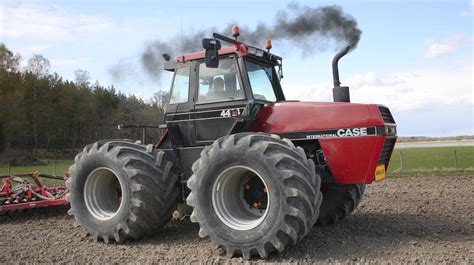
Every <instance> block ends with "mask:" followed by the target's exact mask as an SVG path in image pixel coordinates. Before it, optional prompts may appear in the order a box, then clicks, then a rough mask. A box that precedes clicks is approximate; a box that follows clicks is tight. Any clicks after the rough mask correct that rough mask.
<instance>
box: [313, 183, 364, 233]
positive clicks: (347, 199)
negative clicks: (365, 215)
mask: <svg viewBox="0 0 474 265" xmlns="http://www.w3.org/2000/svg"><path fill="white" fill-rule="evenodd" d="M364 191H365V184H350V185H341V184H334V183H330V184H323V186H322V187H321V192H322V193H323V203H322V204H321V209H320V213H319V218H318V221H317V223H316V224H317V225H319V226H324V225H329V224H334V223H336V222H338V221H340V220H342V219H344V218H346V217H347V216H349V215H350V214H351V213H352V212H353V211H354V210H355V208H356V207H357V206H358V205H359V202H360V200H361V199H362V197H363V196H364Z"/></svg>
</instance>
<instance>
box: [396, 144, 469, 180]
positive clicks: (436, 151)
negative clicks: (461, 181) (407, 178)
mask: <svg viewBox="0 0 474 265" xmlns="http://www.w3.org/2000/svg"><path fill="white" fill-rule="evenodd" d="M455 151H456V156H457V167H456V162H455V153H454V152H455ZM400 152H401V157H402V161H403V169H402V166H401V163H400ZM388 172H389V174H388V175H389V176H390V175H411V174H417V175H423V174H430V175H433V174H441V175H450V174H454V175H465V174H469V175H474V148H473V147H470V146H461V147H460V146H456V147H423V148H403V149H395V150H394V151H393V154H392V158H391V160H390V165H389V168H388Z"/></svg>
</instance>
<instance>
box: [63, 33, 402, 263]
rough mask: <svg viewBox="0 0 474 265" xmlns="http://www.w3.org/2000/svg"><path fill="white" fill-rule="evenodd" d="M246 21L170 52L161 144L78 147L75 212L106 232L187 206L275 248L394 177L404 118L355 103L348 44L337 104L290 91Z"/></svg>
mask: <svg viewBox="0 0 474 265" xmlns="http://www.w3.org/2000/svg"><path fill="white" fill-rule="evenodd" d="M236 29H237V28H234V32H233V36H234V37H235V38H234V39H232V38H228V37H225V36H222V35H220V34H216V33H214V35H213V38H210V39H203V48H204V50H205V51H201V52H196V53H191V54H185V55H182V56H179V57H177V58H176V60H174V61H169V56H167V55H166V56H163V57H164V58H166V59H168V61H167V62H165V70H168V71H172V72H174V77H173V82H172V85H171V91H170V97H169V102H168V105H167V107H166V112H165V124H164V125H162V126H161V127H162V128H163V129H164V133H163V136H162V138H161V139H160V140H159V141H158V143H156V144H155V145H151V144H150V145H144V144H141V143H136V142H133V141H127V140H104V141H99V142H96V143H93V144H90V145H88V146H86V147H85V148H84V150H83V151H82V152H81V153H79V154H78V155H77V156H76V159H75V164H74V165H72V166H71V168H70V178H69V179H68V180H67V183H66V184H67V187H68V188H69V190H70V194H69V196H68V197H67V199H68V201H69V202H70V204H71V210H70V212H69V213H70V214H72V215H74V217H75V219H76V223H77V224H79V225H80V226H82V228H83V230H84V231H85V232H86V233H87V234H89V235H91V236H93V237H94V239H95V240H98V241H99V240H100V241H104V242H106V243H108V242H123V241H125V240H128V239H140V238H142V237H144V236H147V235H150V234H153V233H154V232H156V231H159V229H160V228H162V227H163V226H165V225H166V224H167V223H168V222H169V221H170V219H171V217H172V213H173V212H174V211H175V209H176V208H177V207H178V204H180V205H181V206H182V207H181V208H185V207H184V206H185V205H186V204H187V205H189V206H191V207H192V214H191V216H190V218H191V221H192V222H197V223H199V226H200V229H199V236H200V237H209V238H210V240H211V241H212V243H213V245H214V247H215V248H221V249H223V250H224V251H225V252H226V253H227V255H228V256H229V257H232V256H234V255H242V256H243V257H244V258H246V259H249V258H250V257H252V256H256V255H258V256H260V257H261V258H266V257H267V256H268V254H269V253H271V252H275V251H277V252H282V251H284V250H285V249H287V248H289V247H290V246H292V245H294V244H296V243H297V242H298V241H299V240H301V239H302V238H303V237H304V236H305V235H306V234H307V233H308V232H309V231H310V229H311V228H312V227H313V226H314V225H315V224H316V225H326V224H331V223H334V222H337V221H338V220H341V219H343V218H345V217H347V216H348V215H349V214H350V213H351V212H352V211H353V210H354V209H355V208H356V207H357V205H358V203H359V201H360V200H361V198H362V196H363V194H364V189H365V185H366V184H370V183H372V182H373V181H374V180H380V179H383V178H384V177H385V173H386V170H387V167H388V163H389V160H390V156H391V154H392V150H393V147H394V145H395V141H396V138H397V135H396V124H395V121H394V119H393V117H392V115H391V114H390V111H389V110H388V108H387V107H385V106H381V105H376V104H354V103H349V89H348V87H340V82H339V75H338V68H337V63H338V60H339V59H340V58H341V57H342V56H344V55H345V54H346V53H347V52H348V50H349V47H348V48H346V49H344V50H343V51H341V52H340V53H338V54H337V55H336V56H335V58H334V60H333V74H334V86H335V87H334V89H333V95H334V101H335V102H327V103H320V102H300V101H287V100H286V99H285V96H284V94H283V90H282V88H281V86H280V78H281V77H282V71H281V70H282V58H281V57H279V56H277V55H274V54H272V53H270V49H271V42H270V41H267V42H266V47H265V48H266V49H265V50H264V49H260V48H257V47H253V46H250V45H247V44H245V43H242V42H239V41H238V39H237V37H238V36H239V32H238V30H236ZM221 41H223V42H227V43H229V44H230V46H228V47H221ZM178 208H179V207H178Z"/></svg>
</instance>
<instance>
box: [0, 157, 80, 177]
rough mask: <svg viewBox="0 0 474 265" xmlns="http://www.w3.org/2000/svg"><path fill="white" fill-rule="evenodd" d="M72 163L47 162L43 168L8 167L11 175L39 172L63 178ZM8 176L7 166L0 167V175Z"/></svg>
mask: <svg viewBox="0 0 474 265" xmlns="http://www.w3.org/2000/svg"><path fill="white" fill-rule="evenodd" d="M73 162H74V161H72V160H71V161H64V160H62V161H56V162H55V163H53V162H52V161H51V162H49V163H48V164H47V165H43V166H27V167H14V166H12V167H10V171H11V173H12V174H15V173H30V172H35V171H39V172H41V173H48V174H55V175H59V176H63V175H64V173H65V172H67V171H68V169H69V166H70V165H71V164H72V163H73ZM4 174H8V166H7V165H0V175H4Z"/></svg>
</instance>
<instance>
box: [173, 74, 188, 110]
mask: <svg viewBox="0 0 474 265" xmlns="http://www.w3.org/2000/svg"><path fill="white" fill-rule="evenodd" d="M188 98H189V67H182V68H178V69H176V73H175V76H174V80H173V85H172V87H171V96H170V103H169V104H178V103H185V102H188Z"/></svg>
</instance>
